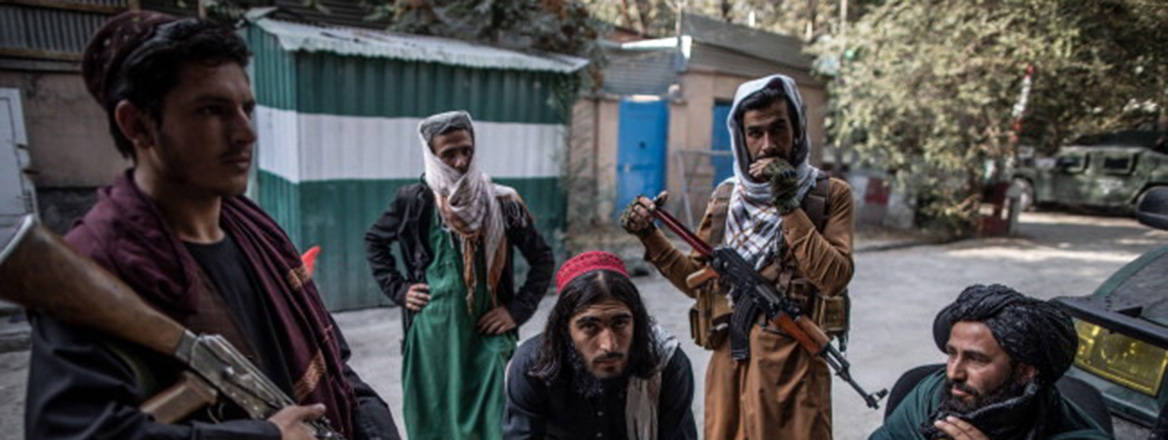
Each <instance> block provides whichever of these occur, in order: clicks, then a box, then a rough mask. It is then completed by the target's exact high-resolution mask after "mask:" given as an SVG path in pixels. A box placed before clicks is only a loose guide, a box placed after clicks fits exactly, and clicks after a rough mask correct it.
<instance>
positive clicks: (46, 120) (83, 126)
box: [0, 70, 129, 189]
mask: <svg viewBox="0 0 1168 440" xmlns="http://www.w3.org/2000/svg"><path fill="white" fill-rule="evenodd" d="M0 87H11V88H16V89H19V90H20V95H21V105H22V107H23V109H24V124H25V129H26V131H27V133H28V143H29V159H30V168H31V169H32V170H33V171H34V172H35V174H33V175H32V180H33V183H35V184H36V186H37V188H38V189H42V188H84V187H95V186H100V185H105V184H109V183H111V182H113V179H114V177H115V176H116V175H117V174H118V173H119V172H120V171H122V170H124V169H126V167H128V166H129V162H127V161H125V160H123V159H122V157H121V156H120V155H119V154H118V152H117V149H116V148H114V143H113V139H112V138H111V137H110V135H109V130H108V125H107V122H106V115H105V112H104V111H102V109H101V107H99V106H98V105H97V103H96V102H94V100H93V98H92V97H90V96H89V92H88V91H86V89H85V84H84V82H82V80H81V75H80V74H78V73H71V72H24V71H12V70H3V71H0Z"/></svg>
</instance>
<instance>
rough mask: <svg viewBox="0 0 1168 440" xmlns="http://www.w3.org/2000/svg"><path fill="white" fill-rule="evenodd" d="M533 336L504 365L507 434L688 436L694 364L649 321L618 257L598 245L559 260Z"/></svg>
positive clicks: (691, 430) (509, 436)
mask: <svg viewBox="0 0 1168 440" xmlns="http://www.w3.org/2000/svg"><path fill="white" fill-rule="evenodd" d="M556 287H557V291H558V292H559V295H560V298H559V300H558V301H556V305H555V307H554V308H553V309H552V311H551V314H550V315H549V316H548V321H547V327H545V329H544V332H543V334H542V335H536V336H535V337H532V338H531V339H529V340H528V341H526V342H524V343H523V344H522V345H520V346H519V349H518V351H517V352H516V353H515V357H514V358H512V361H511V365H510V366H509V367H508V369H507V408H506V410H505V412H504V416H503V437H504V438H507V439H543V438H548V439H566V438H618V439H619V438H627V439H630V440H636V439H640V440H646V439H696V438H697V427H696V426H695V425H694V418H693V412H692V410H691V409H690V404H691V403H692V402H693V390H694V386H693V376H692V374H693V372H692V371H691V370H690V364H689V358H688V357H686V355H685V352H683V351H682V350H680V349H678V342H677V339H675V338H674V337H673V336H671V335H669V334H667V333H665V331H664V330H663V329H661V328H660V327H657V326H655V325H653V322H652V320H651V319H650V318H649V315H648V312H647V311H646V310H645V306H644V304H643V303H642V302H641V296H640V294H639V293H638V292H637V288H636V287H635V286H633V283H632V281H630V280H629V278H628V272H627V271H626V270H625V265H624V263H623V262H621V260H620V259H619V258H617V257H616V256H615V255H612V254H609V253H607V252H587V253H584V254H580V255H578V256H576V257H575V258H573V259H571V260H568V262H566V263H564V265H563V266H562V267H561V268H560V272H559V274H557V275H556Z"/></svg>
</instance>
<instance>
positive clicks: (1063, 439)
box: [868, 369, 1111, 440]
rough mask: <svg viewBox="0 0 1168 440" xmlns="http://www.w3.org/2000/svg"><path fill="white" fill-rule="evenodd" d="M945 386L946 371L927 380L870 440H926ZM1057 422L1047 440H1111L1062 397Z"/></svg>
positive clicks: (913, 390) (897, 408)
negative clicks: (923, 429) (926, 426)
mask: <svg viewBox="0 0 1168 440" xmlns="http://www.w3.org/2000/svg"><path fill="white" fill-rule="evenodd" d="M944 385H945V371H944V370H943V369H942V370H941V371H939V372H937V373H934V374H932V375H929V376H927V377H925V378H924V379H923V380H921V382H920V383H919V384H917V386H916V388H913V389H912V391H909V393H908V394H907V395H905V396H904V399H903V400H901V401H900V404H898V405H897V406H896V409H894V410H892V414H889V415H888V417H887V418H886V419H884V426H881V427H880V429H878V430H876V432H873V433H872V436H871V437H868V440H910V439H919V440H924V436H923V435H921V433H920V431H919V430H918V428H919V427H920V426H921V424H922V423H924V422H925V419H927V418H928V417H929V415H930V414H933V411H935V410H936V409H937V406H938V405H940V404H941V392H940V391H941V389H942V388H943V387H944ZM1059 401H1060V403H1061V405H1060V407H1059V408H1058V409H1057V410H1056V411H1057V415H1056V416H1057V419H1055V420H1056V422H1055V423H1054V424H1053V425H1052V426H1050V432H1049V434H1048V435H1047V436H1046V437H1044V440H1070V439H1081V440H1106V439H1110V438H1111V437H1110V436H1108V435H1107V434H1106V433H1104V432H1103V430H1102V429H1101V428H1100V427H1099V425H1098V424H1096V423H1095V421H1094V420H1091V417H1090V416H1088V415H1087V414H1086V413H1084V412H1083V410H1081V409H1079V407H1078V406H1076V405H1075V404H1074V403H1072V402H1071V401H1069V400H1067V399H1066V398H1063V397H1060V398H1059Z"/></svg>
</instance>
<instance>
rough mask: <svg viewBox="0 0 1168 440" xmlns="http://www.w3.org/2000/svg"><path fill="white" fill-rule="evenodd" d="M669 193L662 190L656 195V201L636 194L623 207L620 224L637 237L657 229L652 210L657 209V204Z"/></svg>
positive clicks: (663, 200) (662, 201) (663, 201)
mask: <svg viewBox="0 0 1168 440" xmlns="http://www.w3.org/2000/svg"><path fill="white" fill-rule="evenodd" d="M668 197H669V194H668V193H666V192H665V191H662V192H661V194H658V195H657V199H656V200H657V201H653V200H649V198H648V197H645V196H637V198H635V199H633V201H632V202H629V206H627V207H625V211H624V213H622V214H621V219H620V225H621V227H622V228H624V229H625V231H628V233H630V234H633V235H636V236H638V237H644V236H646V235H649V234H650V233H652V232H653V231H654V230H656V229H657V227H656V226H654V225H653V211H654V210H656V209H657V206H658V205H659V204H662V203H665V200H666V198H668Z"/></svg>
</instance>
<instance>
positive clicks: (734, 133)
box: [723, 75, 819, 269]
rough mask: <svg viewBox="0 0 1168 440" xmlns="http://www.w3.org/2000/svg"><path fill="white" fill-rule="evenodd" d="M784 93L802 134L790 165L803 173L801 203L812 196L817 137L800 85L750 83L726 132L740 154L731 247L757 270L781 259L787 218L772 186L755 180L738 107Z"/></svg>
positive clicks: (782, 80) (780, 78) (784, 80)
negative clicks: (768, 92)
mask: <svg viewBox="0 0 1168 440" xmlns="http://www.w3.org/2000/svg"><path fill="white" fill-rule="evenodd" d="M764 88H768V89H778V90H781V91H782V94H783V95H785V97H786V99H788V100H790V103H791V104H792V107H794V110H795V112H794V113H793V114H791V115H790V117H791V119H792V120H791V123H792V124H793V125H794V126H795V127H797V128H798V129H799V136H798V137H796V138H795V139H794V142H793V144H792V148H791V150H792V151H791V156H790V157H786V158H785V159H787V161H789V162H791V164H792V165H793V166H795V170H796V172H797V173H798V182H799V191H798V193H797V197H798V199H799V200H803V198H804V197H805V196H806V195H807V193H808V192H809V191H810V190H811V188H812V187H813V186H814V185H815V179H816V178H817V177H818V176H819V169H817V168H815V167H813V166H811V160H810V157H811V154H810V152H811V138H810V136H808V134H807V117H806V113H807V110H806V108H805V107H804V105H803V97H802V96H801V95H800V94H799V87H798V86H797V85H796V84H795V80H793V79H791V78H790V77H788V76H786V75H771V76H768V77H764V78H759V79H756V80H753V81H749V82H746V83H744V84H742V85H740V86H738V91H737V92H736V93H735V94H734V104H733V106H731V108H730V114H729V116H727V118H726V128H727V129H728V130H730V140H731V145H732V147H733V148H732V150H733V151H734V176H733V177H731V178H729V179H727V180H726V181H727V182H733V183H734V190H733V191H732V192H731V193H730V206H729V212H728V214H727V217H726V231H725V239H724V240H723V241H724V243H725V244H727V245H729V246H730V247H732V248H734V250H735V251H738V254H739V255H742V258H744V259H745V260H746V261H747V262H749V263H751V264H752V265H753V266H754V267H755V269H762V268H763V267H766V266H767V265H768V264H769V263H770V262H771V261H774V259H775V258H776V257H777V256H778V253H779V248H780V247H781V243H782V240H783V229H782V227H781V226H782V223H783V217H782V216H781V215H779V212H778V209H777V208H775V207H774V206H772V205H771V187H770V183H769V182H766V181H762V182H759V181H755V180H754V179H753V178H752V177H750V173H749V169H750V154H749V153H748V152H747V151H746V142H745V140H744V138H743V133H742V127H741V124H740V123H739V121H738V120H737V118H735V115H737V114H738V113H739V111H738V107H739V106H740V105H742V101H743V100H745V99H746V98H747V97H749V96H750V95H752V94H754V93H755V92H758V91H759V90H762V89H764Z"/></svg>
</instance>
